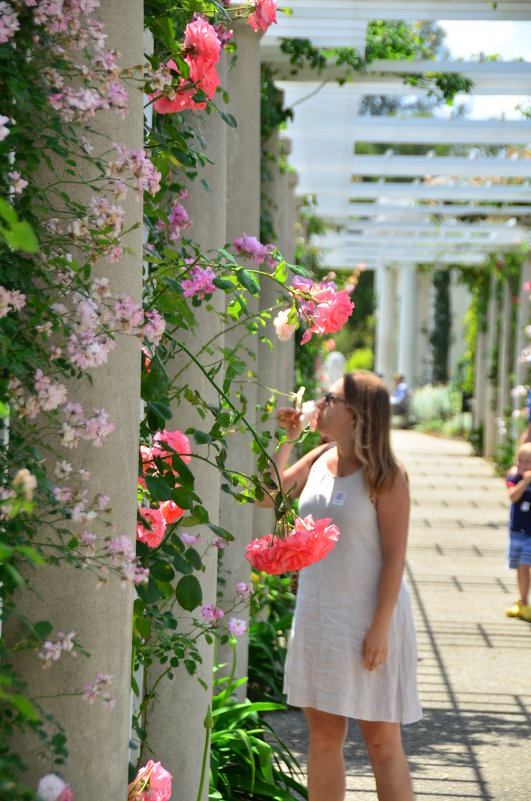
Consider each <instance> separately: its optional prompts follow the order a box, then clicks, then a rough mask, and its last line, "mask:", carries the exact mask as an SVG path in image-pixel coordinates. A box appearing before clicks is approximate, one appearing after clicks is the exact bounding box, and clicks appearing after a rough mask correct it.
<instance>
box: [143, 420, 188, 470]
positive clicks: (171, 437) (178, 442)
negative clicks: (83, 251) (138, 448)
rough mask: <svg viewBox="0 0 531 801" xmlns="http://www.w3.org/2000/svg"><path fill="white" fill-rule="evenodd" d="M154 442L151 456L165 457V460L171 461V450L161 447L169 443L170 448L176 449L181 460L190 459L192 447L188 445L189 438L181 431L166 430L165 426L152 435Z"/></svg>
mask: <svg viewBox="0 0 531 801" xmlns="http://www.w3.org/2000/svg"><path fill="white" fill-rule="evenodd" d="M153 440H154V443H153V448H152V453H153V456H159V457H161V458H162V459H165V460H166V461H167V462H169V463H171V460H172V457H173V453H172V452H171V451H167V450H165V449H164V448H163V445H169V447H170V448H173V450H174V451H176V452H177V453H178V454H179V456H180V457H181V459H182V460H183V462H186V463H187V464H188V462H189V461H190V458H191V457H190V454H191V453H192V447H191V445H190V440H189V439H188V437H187V436H186V434H183V432H182V431H177V430H175V431H168V430H167V429H166V428H165V429H163V431H157V433H156V434H155V436H154V437H153Z"/></svg>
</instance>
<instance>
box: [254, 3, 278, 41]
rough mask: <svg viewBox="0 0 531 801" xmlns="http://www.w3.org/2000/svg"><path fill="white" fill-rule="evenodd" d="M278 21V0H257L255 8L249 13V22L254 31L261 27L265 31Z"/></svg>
mask: <svg viewBox="0 0 531 801" xmlns="http://www.w3.org/2000/svg"><path fill="white" fill-rule="evenodd" d="M276 21H277V0H255V10H254V11H253V13H252V14H250V15H249V18H248V20H247V24H248V25H250V26H251V28H252V29H253V31H257V30H258V28H260V30H261V31H264V33H265V32H266V31H267V29H268V28H269V26H270V25H271V24H272V23H276Z"/></svg>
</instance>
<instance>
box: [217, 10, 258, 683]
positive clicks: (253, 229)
mask: <svg viewBox="0 0 531 801" xmlns="http://www.w3.org/2000/svg"><path fill="white" fill-rule="evenodd" d="M234 35H235V38H236V42H237V45H238V60H237V62H236V65H235V66H234V67H233V68H232V69H231V70H230V71H229V73H228V79H227V87H228V93H229V96H230V103H229V112H230V113H231V114H233V115H234V116H235V117H236V119H237V120H238V127H237V128H236V129H232V128H231V129H229V130H228V132H227V207H226V208H227V240H228V241H229V242H232V241H234V239H235V238H236V237H238V236H241V234H242V233H244V232H245V233H246V234H249V235H250V236H256V237H258V236H259V232H260V37H259V36H258V34H256V33H254V32H253V30H252V29H251V28H250V27H249V26H248V25H246V24H245V23H244V22H243V21H241V20H238V21H237V22H236V23H235V25H234ZM250 308H251V311H253V310H255V309H256V306H253V305H252V304H251V306H250ZM242 334H243V329H236V330H235V331H234V332H231V333H230V334H229V335H228V336H227V337H226V342H225V344H226V346H227V347H229V348H230V347H234V346H235V345H236V344H237V343H238V342H239V341H240V339H241V337H242ZM249 346H250V348H251V349H252V350H255V351H256V348H257V341H256V339H254V340H253V339H250V340H249ZM243 353H244V352H243ZM256 368H257V364H256V362H255V361H254V360H252V359H250V358H249V369H251V370H256ZM236 385H237V382H236V381H235V382H234V384H233V387H235V386H236ZM242 392H243V394H244V395H245V397H246V398H247V417H248V419H249V420H250V422H251V423H254V422H255V412H254V409H255V406H256V397H257V393H256V385H254V384H252V383H251V382H247V381H245V383H242ZM233 393H234V390H233ZM227 446H228V459H227V463H228V465H229V467H230V466H232V467H233V468H235V469H238V470H241V471H242V472H245V473H252V472H254V471H255V455H254V454H253V453H252V451H251V443H250V439H249V436H248V435H247V436H240V435H239V434H233V435H231V436H230V439H228V440H227ZM220 520H221V525H223V526H224V528H226V529H228V530H229V531H231V532H232V533H233V534H234V535H235V541H234V542H233V543H232V544H231V545H230V546H229V547H228V548H226V549H225V550H224V551H223V552H222V558H221V563H220V574H221V575H222V576H223V578H224V581H225V584H224V585H223V586H222V587H220V593H221V594H225V593H226V594H227V596H228V597H231V596H232V592H233V588H234V585H235V583H236V582H238V581H249V577H250V565H249V562H248V561H247V560H246V559H245V546H246V545H247V544H248V543H249V542H250V540H251V539H252V537H253V506H252V504H244V505H240V504H238V503H236V501H234V500H233V499H232V498H230V497H229V496H228V495H227V494H226V493H222V496H221V503H220ZM240 616H241V617H242V618H245V617H246V615H245V614H244V613H242V614H241V615H240ZM247 650H248V638H247V637H246V636H242V637H239V638H238V646H237V649H236V659H237V668H236V674H237V676H239V677H241V676H246V675H247ZM232 658H233V654H232V648H230V647H229V646H222V647H220V648H219V649H218V661H219V662H220V663H231V662H232ZM244 694H245V687H244V686H243V687H242V688H240V695H244Z"/></svg>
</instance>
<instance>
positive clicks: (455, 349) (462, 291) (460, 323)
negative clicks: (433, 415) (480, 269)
mask: <svg viewBox="0 0 531 801" xmlns="http://www.w3.org/2000/svg"><path fill="white" fill-rule="evenodd" d="M457 276H458V274H457V271H456V270H452V274H451V278H450V280H451V283H450V314H451V333H452V337H451V344H450V353H449V354H448V375H449V378H450V380H452V378H453V377H454V375H455V373H456V371H457V367H458V365H459V360H460V359H461V358H462V356H463V354H464V353H465V351H466V342H465V330H466V313H467V311H468V309H469V307H470V292H469V290H468V287H466V286H465V285H464V284H459V283H458V280H457Z"/></svg>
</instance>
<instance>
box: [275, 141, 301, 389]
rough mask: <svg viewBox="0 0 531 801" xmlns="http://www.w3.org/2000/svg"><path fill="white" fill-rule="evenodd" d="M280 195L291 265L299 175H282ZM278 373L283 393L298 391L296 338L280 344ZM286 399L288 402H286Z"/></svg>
mask: <svg viewBox="0 0 531 801" xmlns="http://www.w3.org/2000/svg"><path fill="white" fill-rule="evenodd" d="M280 152H281V154H282V155H283V156H284V158H287V157H288V156H289V154H290V153H291V140H290V139H285V138H282V139H281V140H280ZM279 178H280V196H279V213H278V218H279V219H278V244H279V247H280V252H281V253H282V255H283V257H284V258H285V260H286V261H287V262H288V263H289V264H292V263H293V262H294V261H295V225H296V222H297V200H296V198H295V188H296V186H297V182H298V176H297V173H294V172H291V171H286V172H284V173H283V174H281V175H280V176H279ZM277 344H279V345H280V347H279V348H278V360H279V370H278V376H277V388H278V389H279V390H281V391H282V392H287V393H289V392H292V391H293V390H294V389H295V386H294V385H295V339H291V340H290V341H289V342H284V343H277ZM284 400H285V399H284Z"/></svg>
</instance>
